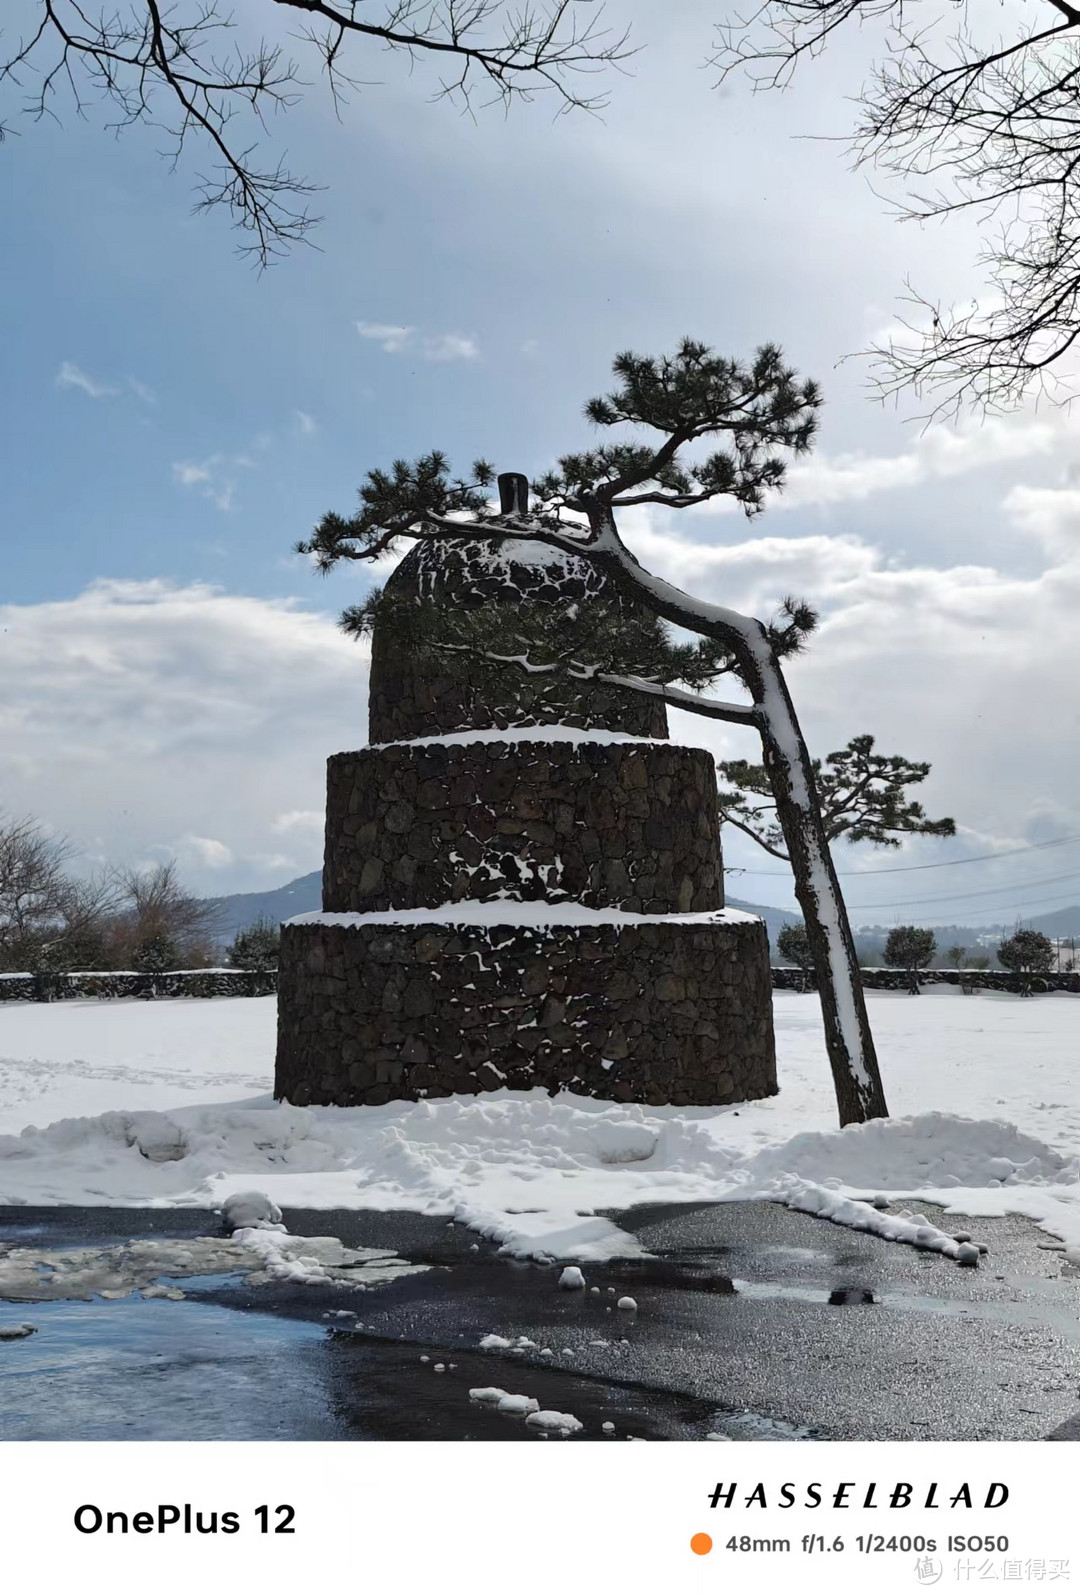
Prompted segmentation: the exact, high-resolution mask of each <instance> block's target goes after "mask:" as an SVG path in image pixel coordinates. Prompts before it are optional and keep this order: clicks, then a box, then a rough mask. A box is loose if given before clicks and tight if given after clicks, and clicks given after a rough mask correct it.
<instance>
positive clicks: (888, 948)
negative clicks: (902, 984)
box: [885, 925, 937, 997]
mask: <svg viewBox="0 0 1080 1595" xmlns="http://www.w3.org/2000/svg"><path fill="white" fill-rule="evenodd" d="M936 949H937V937H936V936H935V935H934V933H933V931H932V930H922V929H920V927H919V926H918V925H897V926H896V928H895V930H891V931H890V932H889V935H888V939H887V940H886V942H885V962H886V963H887V964H888V965H889V967H890V968H891V969H903V970H905V971H906V973H907V977H908V981H909V986H908V990H909V991H910V992H911V995H912V996H913V997H917V996H918V995H919V970H920V969H925V968H926V967H927V966H928V964H929V963H930V960H931V958H933V956H934V952H935V950H936Z"/></svg>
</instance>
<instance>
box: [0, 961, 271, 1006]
mask: <svg viewBox="0 0 1080 1595" xmlns="http://www.w3.org/2000/svg"><path fill="white" fill-rule="evenodd" d="M276 990H277V971H276V970H274V969H170V970H166V971H165V972H164V973H163V974H153V975H150V974H142V973H139V972H137V971H134V970H122V969H118V970H112V969H105V970H77V971H75V972H74V973H71V974H67V973H65V974H52V973H50V974H42V975H29V974H22V975H0V1003H2V1002H58V1001H63V1000H64V999H65V998H69V997H75V998H79V997H82V998H87V997H99V998H101V999H102V1000H106V999H109V998H120V997H145V998H154V997H272V996H273V995H274V992H275V991H276Z"/></svg>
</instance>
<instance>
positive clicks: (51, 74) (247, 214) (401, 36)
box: [0, 0, 631, 266]
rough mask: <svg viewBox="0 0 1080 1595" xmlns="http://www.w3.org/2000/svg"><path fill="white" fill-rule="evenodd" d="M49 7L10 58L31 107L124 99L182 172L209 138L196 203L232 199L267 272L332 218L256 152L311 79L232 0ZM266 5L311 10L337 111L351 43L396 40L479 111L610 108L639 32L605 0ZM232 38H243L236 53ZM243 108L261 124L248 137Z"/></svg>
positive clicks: (125, 108) (311, 42)
mask: <svg viewBox="0 0 1080 1595" xmlns="http://www.w3.org/2000/svg"><path fill="white" fill-rule="evenodd" d="M34 4H35V6H36V8H37V9H36V12H35V15H36V23H35V26H34V28H33V29H32V31H31V32H30V33H29V34H28V35H27V36H26V37H25V38H23V39H20V40H18V41H16V42H14V43H13V44H12V45H11V46H10V47H9V49H8V51H7V53H6V55H5V54H0V87H5V86H6V87H7V88H9V89H15V90H18V89H23V90H24V91H25V93H24V97H23V100H22V110H23V111H24V113H26V114H27V115H29V116H30V117H31V118H32V119H36V120H40V119H41V118H42V117H45V116H50V117H56V116H57V115H58V107H59V105H60V103H61V101H62V100H63V99H66V100H67V101H68V103H70V105H71V106H72V107H73V108H74V110H75V112H76V114H77V115H78V116H80V117H81V116H86V115H88V114H89V111H90V109H91V108H92V106H94V105H96V104H104V105H107V106H110V107H111V108H112V120H111V121H107V123H106V125H108V126H110V127H112V128H114V129H115V130H118V131H119V130H121V129H123V128H127V127H130V126H132V125H134V124H136V123H143V124H145V125H147V126H150V127H153V128H155V129H157V130H158V131H160V132H163V133H164V134H165V136H166V146H165V149H164V151H163V153H164V154H165V155H166V157H167V159H168V160H169V162H170V165H172V166H175V165H176V163H177V162H178V160H179V159H180V156H181V154H182V152H183V150H184V148H185V147H186V145H187V144H188V143H189V142H190V141H191V140H192V139H194V140H195V142H196V143H198V144H200V145H201V146H202V147H204V148H209V150H210V153H211V155H212V157H213V161H214V166H213V169H212V172H211V174H210V175H208V176H206V177H203V178H201V179H200V180H199V190H198V191H199V195H200V197H199V200H198V203H197V205H196V209H197V210H207V209H212V208H216V207H217V206H219V205H223V206H225V207H226V209H227V210H228V211H229V212H230V213H231V214H232V217H233V220H234V223H235V225H236V226H237V227H238V228H240V229H241V230H242V231H243V232H244V233H246V234H247V235H248V236H249V242H248V243H246V244H245V245H243V246H242V252H244V253H250V254H251V255H253V256H254V258H255V259H256V260H257V261H258V263H259V265H260V266H265V265H266V264H267V263H268V262H269V261H270V260H272V259H273V258H274V257H275V256H277V255H280V254H282V253H284V252H285V251H287V250H288V249H289V247H290V246H291V245H292V244H294V243H297V242H299V241H302V240H304V239H306V238H307V235H308V233H309V232H310V230H311V229H312V227H313V226H314V225H315V224H316V222H317V220H318V218H317V217H315V216H313V215H312V214H311V212H310V210H309V208H308V204H307V201H308V200H309V199H310V196H311V195H312V194H314V193H315V192H317V186H316V185H313V184H311V183H309V182H307V181H305V180H304V179H302V178H300V177H298V176H296V175H295V174H294V173H292V172H290V171H289V170H288V168H287V167H286V166H285V165H284V164H283V163H282V162H280V161H278V162H276V163H274V164H270V165H264V164H262V163H260V162H259V160H258V159H257V156H256V149H257V142H258V138H259V135H260V134H261V133H264V132H265V131H266V119H267V113H268V112H272V111H287V110H290V109H291V108H292V107H294V106H295V105H296V104H297V103H298V101H299V99H300V98H301V93H302V90H303V88H304V87H305V85H304V84H303V82H302V80H301V78H300V75H299V68H298V67H297V65H296V64H295V63H294V62H293V61H291V60H289V59H287V58H286V57H285V55H284V54H283V52H282V50H281V48H280V46H278V45H273V44H270V43H268V42H267V41H266V40H265V39H260V38H258V37H252V39H251V40H250V42H249V41H247V40H245V39H242V38H241V37H240V36H239V29H238V24H237V23H236V22H235V21H234V19H233V18H232V16H231V15H229V14H227V13H224V12H222V11H221V10H219V8H218V4H217V0H175V3H173V4H168V3H163V0H126V4H121V5H120V6H118V7H117V9H115V10H108V11H107V10H101V11H100V12H97V13H91V12H90V11H88V10H87V9H85V8H84V6H83V5H82V4H81V3H80V0H34ZM266 5H267V15H268V16H273V15H278V16H280V15H283V14H287V13H289V12H299V13H301V14H302V15H303V16H304V17H305V18H308V19H310V21H309V23H308V24H307V25H306V26H305V27H303V28H301V30H300V31H299V33H298V35H297V38H298V39H299V40H300V41H301V42H302V43H303V44H305V45H307V46H308V47H309V48H310V49H311V50H312V51H313V53H314V55H315V57H316V59H317V61H318V64H319V66H320V68H321V70H322V71H323V73H324V74H325V77H326V81H327V85H328V88H329V92H330V96H331V100H332V102H333V105H334V109H335V111H336V112H338V114H340V112H341V108H342V107H343V105H344V104H345V103H346V91H347V90H350V89H357V88H359V87H360V86H361V84H360V80H359V79H358V78H356V77H354V76H351V75H350V74H349V73H348V72H347V71H346V67H345V62H344V55H345V52H346V49H347V48H348V46H349V45H359V46H361V47H366V48H367V49H368V50H373V49H375V48H381V50H382V51H385V52H390V53H392V54H398V55H403V56H405V57H406V58H407V59H408V60H409V61H410V63H411V62H413V61H416V60H419V59H422V58H427V59H429V60H431V61H433V62H435V63H438V64H439V65H440V66H441V65H442V64H443V63H445V64H446V65H447V66H448V67H450V69H451V70H450V71H449V72H448V73H447V74H444V75H442V76H440V78H439V80H438V87H437V90H436V97H437V98H443V97H450V98H456V99H457V100H458V101H459V102H460V103H462V104H463V105H465V106H466V108H469V109H472V107H473V104H474V99H475V97H476V93H477V90H479V89H480V88H481V86H483V87H484V88H485V89H486V90H487V91H488V93H487V96H486V101H487V102H490V101H491V100H496V101H499V102H501V103H502V104H504V105H509V104H511V103H512V102H513V101H515V100H530V99H533V98H534V97H536V96H537V95H539V94H542V93H551V94H553V95H554V96H555V97H556V99H557V100H558V103H559V107H560V109H561V110H564V111H565V110H573V109H583V110H596V109H598V108H600V107H601V106H602V105H603V103H604V97H603V95H597V94H590V93H588V92H586V91H585V89H584V87H583V84H582V82H581V79H582V78H583V77H585V76H587V75H590V74H596V73H601V72H603V71H604V70H605V69H607V68H609V67H618V66H620V65H621V64H622V63H624V62H625V61H626V60H627V59H628V57H629V55H630V54H631V51H630V48H629V45H628V41H627V35H626V33H625V32H622V33H620V32H618V31H612V30H610V29H608V28H607V27H606V25H605V22H604V17H603V8H602V7H601V6H596V5H593V4H592V3H591V0H548V4H547V5H546V6H537V5H530V4H527V5H525V6H524V7H521V8H516V7H514V6H513V5H512V4H511V0H384V5H383V10H382V13H381V15H375V14H373V15H371V16H367V15H361V14H360V12H361V3H360V0H337V3H334V0H266ZM271 7H277V8H278V10H277V12H276V13H275V12H274V11H272V10H271ZM366 9H367V8H366V7H365V8H364V10H365V11H366ZM234 35H235V36H236V37H235V38H234ZM223 44H225V45H231V47H230V48H226V49H224V50H222V48H221V47H222V45H223ZM485 103H486V102H485ZM238 116H241V117H243V118H244V120H245V121H246V124H247V128H248V131H247V132H245V133H244V134H239V135H234V130H233V126H232V124H233V122H234V119H235V118H237V117H238ZM5 131H10V127H5V125H4V124H0V139H2V138H3V136H4V133H5Z"/></svg>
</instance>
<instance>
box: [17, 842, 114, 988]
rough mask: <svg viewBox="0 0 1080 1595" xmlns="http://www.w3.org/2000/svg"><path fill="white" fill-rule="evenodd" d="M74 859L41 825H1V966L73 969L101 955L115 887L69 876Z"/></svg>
mask: <svg viewBox="0 0 1080 1595" xmlns="http://www.w3.org/2000/svg"><path fill="white" fill-rule="evenodd" d="M70 856H71V849H70V847H69V846H68V844H67V842H65V841H64V840H63V838H59V837H52V836H49V835H48V833H47V832H46V831H45V829H44V827H43V826H42V825H41V824H40V823H39V822H38V821H36V820H32V819H19V820H14V819H12V820H4V821H0V968H2V969H6V970H22V969H41V968H52V969H61V968H72V967H74V966H75V965H76V964H78V963H83V964H86V963H92V962H94V961H95V960H96V959H97V958H98V957H99V956H100V951H101V947H102V945H103V937H104V934H105V929H106V926H107V923H108V919H109V915H110V913H111V912H112V910H113V908H114V906H115V892H114V889H113V885H112V882H111V881H110V880H109V879H108V877H105V876H96V877H90V878H86V879H77V878H73V877H71V876H70V875H68V873H67V869H66V865H67V862H68V860H69V858H70Z"/></svg>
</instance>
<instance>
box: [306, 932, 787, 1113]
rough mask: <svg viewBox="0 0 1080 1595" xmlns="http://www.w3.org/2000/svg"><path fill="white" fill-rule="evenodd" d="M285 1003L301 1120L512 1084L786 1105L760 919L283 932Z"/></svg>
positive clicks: (626, 1098) (627, 1097) (645, 1098)
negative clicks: (305, 1108)
mask: <svg viewBox="0 0 1080 1595" xmlns="http://www.w3.org/2000/svg"><path fill="white" fill-rule="evenodd" d="M472 913H473V914H474V915H475V913H476V910H475V909H473V910H472ZM279 1001H280V1008H279V1013H280V1024H279V1041H278V1066H277V1082H276V1086H275V1094H276V1095H277V1096H279V1097H286V1098H287V1099H288V1100H289V1101H290V1102H295V1103H297V1104H300V1105H303V1104H307V1103H338V1104H341V1105H350V1104H361V1103H368V1104H377V1103H382V1102H388V1101H391V1100H394V1099H400V1098H405V1099H412V1100H415V1099H417V1098H422V1097H443V1096H448V1095H450V1094H451V1093H454V1092H478V1091H491V1090H496V1089H498V1088H499V1087H502V1086H506V1087H511V1088H514V1089H522V1090H528V1089H531V1088H533V1087H535V1086H537V1085H544V1086H546V1087H547V1088H548V1090H549V1091H551V1092H555V1091H558V1090H572V1091H574V1092H577V1093H579V1094H581V1095H585V1096H595V1097H603V1098H608V1099H611V1098H613V1099H614V1100H616V1101H621V1102H643V1103H653V1104H658V1103H662V1102H673V1103H676V1104H686V1103H699V1104H721V1103H727V1102H738V1101H746V1100H749V1099H751V1098H756V1097H764V1096H771V1095H773V1094H774V1093H775V1091H776V1067H775V1057H774V1049H773V1032H772V1010H771V1006H770V974H769V957H768V943H767V941H766V938H765V929H764V926H763V925H762V924H761V922H760V921H757V920H748V919H733V920H731V921H729V920H728V919H727V917H726V916H723V915H717V918H716V920H715V921H713V922H710V921H708V920H705V921H703V920H701V919H696V920H695V919H683V920H678V919H662V918H656V919H655V920H653V921H652V922H649V920H647V919H643V920H639V921H637V922H636V923H632V924H627V923H603V922H602V916H599V915H598V916H597V922H596V923H593V924H582V923H579V922H575V923H568V924H565V925H560V924H552V923H547V924H544V925H537V926H528V925H501V926H499V925H494V926H493V925H486V924H478V923H461V924H455V923H453V922H452V918H451V915H450V914H449V913H448V914H447V916H446V918H445V919H444V918H442V917H441V916H440V918H439V919H437V920H428V921H427V922H425V923H419V924H416V923H413V924H402V923H398V924H394V923H386V922H383V923H371V922H368V923H364V922H363V921H356V920H354V921H352V922H351V923H346V924H340V923H339V924H335V923H332V922H328V921H323V922H315V923H306V924H304V923H301V924H294V925H286V926H285V927H284V929H283V933H282V958H281V973H280V984H279Z"/></svg>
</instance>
